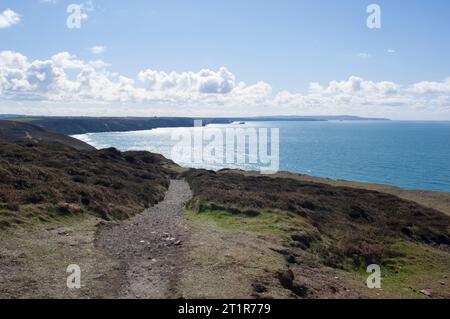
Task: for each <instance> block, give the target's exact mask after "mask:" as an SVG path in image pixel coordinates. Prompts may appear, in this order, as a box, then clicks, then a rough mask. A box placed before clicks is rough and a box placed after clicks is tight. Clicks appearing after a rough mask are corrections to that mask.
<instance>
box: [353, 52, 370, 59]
mask: <svg viewBox="0 0 450 319" xmlns="http://www.w3.org/2000/svg"><path fill="white" fill-rule="evenodd" d="M356 56H357V57H358V58H360V59H369V58H371V57H372V55H371V54H369V53H366V52H359V53H357V54H356Z"/></svg>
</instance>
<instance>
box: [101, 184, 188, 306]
mask: <svg viewBox="0 0 450 319" xmlns="http://www.w3.org/2000/svg"><path fill="white" fill-rule="evenodd" d="M190 198H191V191H190V188H189V185H188V184H187V183H186V182H185V181H183V180H172V181H171V183H170V187H169V191H168V192H167V194H166V197H165V199H164V200H163V201H161V202H160V203H159V204H157V205H155V206H153V207H152V208H150V209H148V210H146V211H145V212H144V213H143V214H141V215H139V216H137V217H135V218H132V219H130V220H127V221H124V222H120V223H102V224H101V225H100V226H99V228H98V231H97V236H96V246H97V247H98V248H100V249H102V250H104V251H106V252H107V253H108V254H109V255H110V256H112V257H113V258H115V259H116V260H118V261H119V262H120V263H121V264H122V265H123V276H122V278H121V281H122V282H121V288H120V290H119V293H118V297H119V298H126V299H129V298H131V299H135V298H138V299H139V298H146V299H147V298H152V299H160V298H178V297H180V295H179V293H178V291H177V289H176V283H177V281H178V275H179V273H180V271H181V269H182V268H183V260H184V255H185V243H186V241H187V240H188V238H189V228H188V226H187V222H186V219H185V217H184V214H183V209H184V206H185V204H186V202H187V201H188V200H189V199H190Z"/></svg>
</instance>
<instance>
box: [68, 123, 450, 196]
mask: <svg viewBox="0 0 450 319" xmlns="http://www.w3.org/2000/svg"><path fill="white" fill-rule="evenodd" d="M228 126H234V127H236V125H228ZM217 127H224V126H223V125H217ZM239 127H244V128H246V127H247V128H248V127H256V128H258V127H267V128H279V130H280V157H279V160H280V162H279V165H280V170H286V171H292V172H298V173H303V174H308V175H314V176H320V177H328V178H332V179H346V180H353V181H361V182H370V183H381V184H390V185H394V186H398V187H402V188H407V189H426V190H435V191H445V192H450V122H398V121H373V122H372V121H361V122H354V121H348V122H346V121H343V122H250V123H246V124H245V125H239ZM172 132H173V129H170V128H162V129H155V130H151V131H140V132H125V133H92V134H84V135H78V136H75V137H77V138H79V139H81V140H84V141H86V142H88V143H90V144H92V145H93V146H95V147H97V148H103V147H110V146H112V147H116V148H118V149H120V150H148V151H152V152H156V153H160V154H163V155H164V156H166V157H169V158H170V157H171V155H172V148H173V145H174V144H175V143H176V141H174V140H172V139H171V134H172ZM181 164H183V163H181ZM192 166H196V167H199V166H202V165H192ZM206 166H207V167H205V168H212V169H219V168H221V167H224V166H227V165H206ZM231 166H233V165H231ZM233 167H235V166H233ZM241 168H243V169H251V167H250V166H248V165H247V166H246V165H242V167H241Z"/></svg>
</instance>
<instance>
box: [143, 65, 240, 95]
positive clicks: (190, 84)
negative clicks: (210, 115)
mask: <svg viewBox="0 0 450 319" xmlns="http://www.w3.org/2000/svg"><path fill="white" fill-rule="evenodd" d="M138 78H139V80H140V81H142V82H144V83H145V84H146V87H147V89H148V90H149V91H179V92H191V93H217V94H224V93H225V94H226V93H230V92H231V91H232V90H233V89H234V88H235V85H236V84H235V77H234V75H233V74H232V73H231V72H229V71H228V70H227V69H226V68H223V67H222V68H220V69H219V71H217V72H215V71H211V70H201V71H200V72H197V73H194V72H184V73H177V72H171V73H166V72H159V71H154V70H145V71H142V72H140V73H139V75H138Z"/></svg>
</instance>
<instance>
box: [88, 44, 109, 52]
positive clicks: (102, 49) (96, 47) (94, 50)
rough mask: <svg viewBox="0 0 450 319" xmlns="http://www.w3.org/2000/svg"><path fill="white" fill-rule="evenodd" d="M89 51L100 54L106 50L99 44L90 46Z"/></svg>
mask: <svg viewBox="0 0 450 319" xmlns="http://www.w3.org/2000/svg"><path fill="white" fill-rule="evenodd" d="M89 51H91V53H93V54H102V53H103V52H105V51H106V48H105V47H104V46H101V45H96V46H93V47H92V48H90V49H89Z"/></svg>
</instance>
